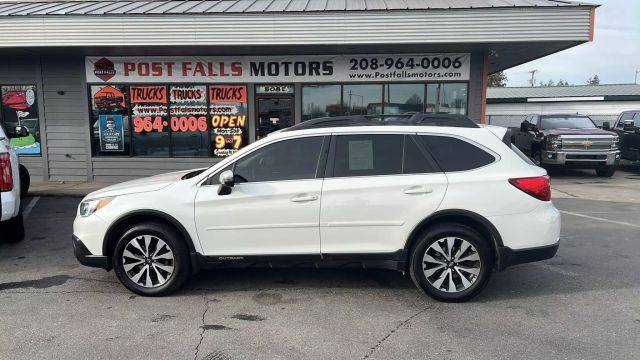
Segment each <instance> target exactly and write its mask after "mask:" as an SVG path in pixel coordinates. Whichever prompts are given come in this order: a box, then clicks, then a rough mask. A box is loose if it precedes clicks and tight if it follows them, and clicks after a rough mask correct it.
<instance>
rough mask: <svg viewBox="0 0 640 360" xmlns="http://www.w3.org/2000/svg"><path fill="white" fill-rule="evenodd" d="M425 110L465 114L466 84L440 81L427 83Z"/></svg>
mask: <svg viewBox="0 0 640 360" xmlns="http://www.w3.org/2000/svg"><path fill="white" fill-rule="evenodd" d="M426 111H427V112H433V113H447V114H462V115H466V114H467V84H466V83H441V84H428V85H427V109H426Z"/></svg>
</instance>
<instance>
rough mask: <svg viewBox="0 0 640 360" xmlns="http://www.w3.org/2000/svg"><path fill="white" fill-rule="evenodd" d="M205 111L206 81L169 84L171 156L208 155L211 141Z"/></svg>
mask: <svg viewBox="0 0 640 360" xmlns="http://www.w3.org/2000/svg"><path fill="white" fill-rule="evenodd" d="M207 115H208V112H207V87H206V86H205V85H172V86H170V87H169V116H170V118H171V120H170V124H171V142H172V145H173V156H175V157H206V156H209V146H210V144H211V142H210V140H209V127H208V125H207Z"/></svg>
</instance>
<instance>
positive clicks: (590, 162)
mask: <svg viewBox="0 0 640 360" xmlns="http://www.w3.org/2000/svg"><path fill="white" fill-rule="evenodd" d="M541 160H542V164H543V165H563V166H572V167H576V168H582V167H585V168H591V167H598V166H610V165H618V162H620V151H618V150H615V151H562V150H559V151H543V152H542V159H541Z"/></svg>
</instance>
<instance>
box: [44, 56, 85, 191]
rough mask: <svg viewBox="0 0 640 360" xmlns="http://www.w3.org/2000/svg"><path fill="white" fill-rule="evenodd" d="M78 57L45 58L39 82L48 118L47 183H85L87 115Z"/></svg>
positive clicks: (82, 61)
mask: <svg viewBox="0 0 640 360" xmlns="http://www.w3.org/2000/svg"><path fill="white" fill-rule="evenodd" d="M83 71H84V58H83V57H82V56H45V57H43V58H42V79H43V97H44V106H45V116H46V118H47V119H48V121H47V124H46V131H47V151H48V155H49V158H48V165H49V180H54V181H87V180H90V178H89V176H88V173H87V159H88V157H87V156H88V154H87V142H88V141H89V137H88V128H89V115H88V108H87V104H86V103H85V102H84V96H83V92H84V91H86V87H85V86H84V83H83V79H82V76H83V75H82V74H83Z"/></svg>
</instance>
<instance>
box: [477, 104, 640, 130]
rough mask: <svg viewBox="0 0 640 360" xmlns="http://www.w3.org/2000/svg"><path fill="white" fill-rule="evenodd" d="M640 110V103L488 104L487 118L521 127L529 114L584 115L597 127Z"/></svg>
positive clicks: (495, 122) (504, 124)
mask: <svg viewBox="0 0 640 360" xmlns="http://www.w3.org/2000/svg"><path fill="white" fill-rule="evenodd" d="M638 109H640V101H566V102H565V101H561V102H545V103H543V102H531V103H529V102H527V103H505V104H487V118H488V119H490V121H492V123H493V124H495V125H501V126H519V124H520V122H521V121H522V116H524V115H527V114H576V113H579V114H583V115H588V116H590V117H591V118H592V119H593V120H594V122H595V123H596V125H600V126H601V125H602V123H603V122H604V121H609V122H611V126H613V121H615V120H616V119H617V117H618V115H620V113H621V112H623V111H628V110H638Z"/></svg>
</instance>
